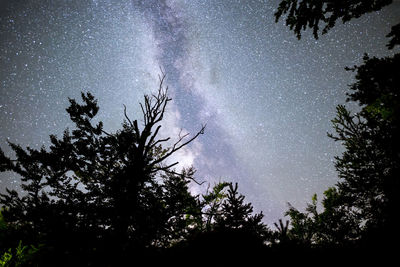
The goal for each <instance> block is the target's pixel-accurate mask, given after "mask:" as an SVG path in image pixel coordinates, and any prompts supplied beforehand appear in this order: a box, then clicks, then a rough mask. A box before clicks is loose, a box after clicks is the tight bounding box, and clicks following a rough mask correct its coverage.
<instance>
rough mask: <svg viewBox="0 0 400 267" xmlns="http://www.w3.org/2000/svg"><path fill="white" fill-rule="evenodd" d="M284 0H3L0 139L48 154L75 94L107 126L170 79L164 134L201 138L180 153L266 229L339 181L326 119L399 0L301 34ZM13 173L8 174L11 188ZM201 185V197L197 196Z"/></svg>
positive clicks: (379, 49) (134, 112)
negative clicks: (280, 11) (257, 215)
mask: <svg viewBox="0 0 400 267" xmlns="http://www.w3.org/2000/svg"><path fill="white" fill-rule="evenodd" d="M278 3H279V1H255V0H254V1H253V0H252V1H248V0H235V1H234V0H229V1H205V0H204V1H200V0H199V1H191V0H190V1H189V0H187V1H185V0H160V1H156V0H149V1H138V0H129V1H128V0H126V1H105V0H104V1H102V0H98V1H95V0H93V1H61V0H60V1H3V2H2V5H3V6H2V7H1V8H0V10H1V11H0V12H1V13H0V15H1V16H0V62H1V63H0V123H1V129H0V140H1V141H0V142H1V143H0V145H1V147H2V149H3V150H4V151H6V153H10V151H9V149H8V148H7V143H6V141H7V140H9V141H12V142H16V143H20V144H22V145H29V146H31V147H40V146H42V145H45V146H46V145H47V144H48V135H49V134H51V133H56V134H61V133H62V131H63V130H64V129H65V128H66V127H72V125H71V124H70V122H69V120H68V117H67V114H66V112H65V108H66V107H67V105H68V97H70V98H78V97H79V94H80V92H81V91H91V92H92V93H93V94H94V95H95V96H96V97H97V98H98V99H99V105H100V108H101V110H100V114H99V119H101V120H102V121H103V122H104V123H105V127H106V128H107V129H109V130H111V131H112V130H116V129H118V127H119V126H120V123H121V122H122V120H123V104H126V105H127V106H128V112H129V114H130V116H131V117H132V118H138V119H139V118H140V113H139V112H140V109H139V106H138V102H140V101H141V99H142V96H143V94H144V93H149V92H151V90H154V89H156V88H157V85H158V84H157V83H158V78H157V75H158V74H160V69H161V70H162V71H164V72H165V73H166V74H167V84H168V86H169V89H170V94H171V97H172V98H173V102H172V103H171V105H170V106H169V109H168V116H167V118H166V120H165V127H164V129H165V132H164V133H163V134H164V135H172V136H175V137H176V136H177V135H178V133H179V131H180V130H181V129H184V130H185V131H188V132H190V133H194V132H195V131H196V130H198V129H199V128H200V127H201V125H202V124H205V123H207V129H206V133H205V135H203V136H201V137H200V138H199V139H197V140H196V142H195V143H193V144H192V145H191V146H190V147H188V148H187V149H185V150H183V151H182V152H181V153H180V154H179V155H178V156H177V159H179V160H180V161H181V166H187V165H191V164H193V165H194V167H195V168H196V169H197V170H198V172H197V176H198V179H199V180H201V181H207V182H208V183H211V184H212V183H214V182H217V181H220V180H227V181H235V182H238V183H239V188H240V190H241V192H242V193H243V194H244V195H245V196H246V197H247V198H246V199H247V200H248V201H250V202H252V203H253V205H254V207H255V208H256V210H257V211H261V210H262V211H263V212H264V214H265V215H266V221H267V222H273V221H276V220H277V219H278V218H280V217H282V216H283V212H284V211H285V209H286V208H287V206H286V205H287V204H286V203H287V202H290V203H292V204H293V205H294V206H297V207H300V208H301V207H304V205H305V203H306V202H307V201H308V200H309V198H310V197H311V195H312V194H313V193H315V192H316V193H319V194H320V193H321V192H323V191H324V190H325V189H326V188H327V187H328V186H331V185H333V184H334V183H335V182H336V181H337V175H336V173H335V170H334V156H335V155H338V154H339V153H340V152H341V149H342V148H341V147H340V144H336V143H334V142H333V141H332V140H330V139H329V138H328V137H327V135H326V133H327V132H332V127H331V123H330V120H331V119H333V117H334V116H335V107H336V105H337V104H342V103H344V102H345V98H346V95H345V93H346V91H347V90H348V84H350V83H351V82H352V79H353V75H354V74H353V73H350V72H346V71H345V70H344V67H346V66H353V65H354V64H358V63H360V62H361V60H362V56H363V54H364V53H369V54H371V55H375V56H384V55H386V54H387V53H388V52H387V49H386V47H385V44H386V42H387V41H388V40H387V39H386V38H385V35H386V34H387V33H388V32H389V31H390V26H391V25H394V24H395V23H396V22H397V20H398V14H400V5H399V2H395V3H394V4H393V5H392V6H390V7H389V8H386V9H383V10H382V11H380V12H377V13H374V14H368V15H365V16H363V17H362V18H360V19H356V20H352V21H350V22H349V23H346V24H341V23H338V25H337V26H336V27H335V28H333V29H332V30H331V31H330V32H329V33H328V34H326V35H323V36H321V37H320V39H318V40H315V39H314V38H313V37H312V35H311V32H306V33H304V35H303V37H302V39H301V40H297V39H296V37H295V35H294V34H293V33H292V32H290V31H289V29H288V28H287V27H285V25H284V23H283V22H282V21H280V22H278V23H275V21H274V16H273V14H274V11H275V8H276V7H277V6H278ZM396 14H397V15H396ZM17 180H18V179H17V178H16V177H15V176H12V175H11V174H9V173H3V174H1V184H0V186H1V189H2V190H4V188H5V187H16V186H17ZM196 190H202V189H201V188H200V189H199V188H198V189H196Z"/></svg>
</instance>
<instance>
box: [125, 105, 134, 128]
mask: <svg viewBox="0 0 400 267" xmlns="http://www.w3.org/2000/svg"><path fill="white" fill-rule="evenodd" d="M122 105H124V116H125V119H127V120H128V122H129V124H130V125H131V127H134V126H133V123H132V121H131V120H130V119H129V117H128V115H127V114H126V106H125V104H122Z"/></svg>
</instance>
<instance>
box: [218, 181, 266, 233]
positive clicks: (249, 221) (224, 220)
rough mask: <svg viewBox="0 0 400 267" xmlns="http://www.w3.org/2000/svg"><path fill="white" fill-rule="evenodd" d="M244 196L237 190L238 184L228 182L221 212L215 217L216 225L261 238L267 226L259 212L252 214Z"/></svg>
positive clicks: (251, 209) (251, 208)
mask: <svg viewBox="0 0 400 267" xmlns="http://www.w3.org/2000/svg"><path fill="white" fill-rule="evenodd" d="M244 198H245V197H244V196H243V195H242V194H239V192H238V184H237V183H236V184H235V185H234V186H233V185H232V184H229V186H228V191H227V194H226V199H225V200H224V201H223V203H222V206H221V212H220V213H219V214H218V216H217V217H216V222H215V223H216V227H217V228H223V229H230V230H241V231H243V232H246V233H248V234H251V235H253V236H255V237H258V238H260V239H261V240H262V239H263V238H265V234H266V233H267V227H266V226H265V225H264V224H263V222H262V218H263V217H264V215H263V214H262V212H261V213H257V214H253V206H252V205H251V203H245V202H244Z"/></svg>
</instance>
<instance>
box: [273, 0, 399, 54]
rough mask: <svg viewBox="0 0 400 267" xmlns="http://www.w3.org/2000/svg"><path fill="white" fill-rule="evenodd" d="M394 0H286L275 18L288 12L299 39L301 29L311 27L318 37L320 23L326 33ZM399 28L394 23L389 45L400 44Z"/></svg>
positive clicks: (288, 21) (277, 19)
mask: <svg viewBox="0 0 400 267" xmlns="http://www.w3.org/2000/svg"><path fill="white" fill-rule="evenodd" d="M392 2H393V1H392V0H355V1H350V0H341V1H330V0H282V1H281V2H280V4H279V7H278V9H277V11H276V12H275V20H276V22H278V21H279V19H280V18H281V17H282V16H283V15H285V14H287V17H286V21H285V22H286V26H289V27H290V29H291V30H293V32H294V33H295V34H296V36H297V38H298V39H300V38H301V31H304V30H306V29H307V28H310V29H312V30H313V34H314V37H315V38H316V39H318V34H319V32H320V27H322V34H325V33H327V32H328V31H329V30H330V29H331V28H333V27H334V26H335V24H336V21H337V20H339V19H341V20H342V22H343V23H345V22H348V21H350V20H351V19H355V18H359V17H361V16H362V15H364V14H366V13H370V12H374V11H378V10H381V9H382V8H383V7H385V6H387V5H389V4H391V3H392ZM399 28H400V24H397V25H396V26H393V27H392V30H391V32H390V33H389V34H388V35H387V37H392V39H391V41H390V42H389V44H388V45H387V46H388V48H389V49H392V48H393V47H394V46H395V45H397V44H399V38H400V34H399Z"/></svg>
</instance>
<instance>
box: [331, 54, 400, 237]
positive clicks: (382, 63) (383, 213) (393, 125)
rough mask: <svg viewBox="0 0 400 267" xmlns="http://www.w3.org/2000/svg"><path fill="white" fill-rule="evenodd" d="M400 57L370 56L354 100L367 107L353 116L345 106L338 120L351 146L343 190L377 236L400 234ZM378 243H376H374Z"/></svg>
mask: <svg viewBox="0 0 400 267" xmlns="http://www.w3.org/2000/svg"><path fill="white" fill-rule="evenodd" d="M399 66H400V55H398V54H397V55H395V56H394V57H392V58H382V59H378V58H369V57H367V56H365V57H364V64H363V65H361V66H356V67H354V68H352V69H351V70H353V71H357V75H356V83H354V84H353V85H352V87H351V89H352V92H351V93H350V94H349V99H350V100H353V101H357V102H358V103H359V104H360V106H361V107H362V110H361V111H360V112H359V113H358V114H355V115H352V114H351V113H350V112H349V111H348V110H346V108H345V107H344V106H339V107H338V109H337V117H336V118H335V119H334V120H333V123H334V127H335V130H336V133H337V134H336V135H335V136H333V135H330V136H331V137H332V138H334V139H335V140H338V141H341V142H342V143H343V144H344V146H345V148H346V150H345V152H344V153H343V155H342V156H341V157H337V158H336V169H337V171H338V173H339V177H340V181H339V183H338V188H339V192H340V194H341V195H342V197H343V198H344V200H345V201H346V205H348V206H349V207H353V208H354V209H355V210H356V211H357V212H358V213H359V215H360V217H361V220H362V222H363V224H365V227H364V228H365V230H366V231H365V233H364V235H368V236H370V237H371V235H373V236H374V237H371V238H372V239H375V238H378V239H382V240H386V239H393V238H394V237H395V236H397V237H399V229H398V228H397V227H395V225H396V219H395V218H396V217H397V211H396V210H397V208H398V206H399V204H400V201H399V200H400V198H399V194H398V190H399V189H400V181H399V179H398V177H400V176H399V174H400V172H399V168H400V146H399V142H398V141H397V139H398V136H399V111H400V100H399V87H400V78H399V74H400V73H399V71H398V70H399ZM373 242H375V241H373Z"/></svg>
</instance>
